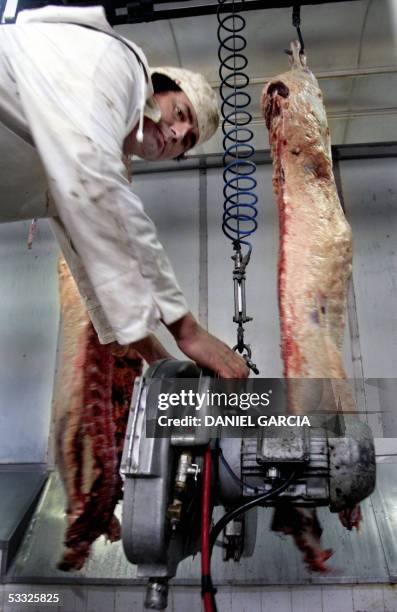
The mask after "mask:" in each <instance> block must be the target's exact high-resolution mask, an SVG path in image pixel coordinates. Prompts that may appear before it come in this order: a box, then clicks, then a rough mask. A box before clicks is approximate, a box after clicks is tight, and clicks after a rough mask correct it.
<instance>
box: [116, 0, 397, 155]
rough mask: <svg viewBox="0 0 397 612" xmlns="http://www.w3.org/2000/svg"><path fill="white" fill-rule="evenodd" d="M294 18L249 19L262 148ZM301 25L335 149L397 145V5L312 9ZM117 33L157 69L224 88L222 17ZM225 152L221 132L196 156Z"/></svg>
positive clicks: (389, 1) (270, 13)
mask: <svg viewBox="0 0 397 612" xmlns="http://www.w3.org/2000/svg"><path fill="white" fill-rule="evenodd" d="M198 1H199V3H200V4H201V5H202V4H203V3H204V2H205V0H198ZM180 4H181V3H177V4H175V3H174V4H172V3H170V4H167V5H164V6H167V7H173V6H180ZM185 4H186V3H185ZM291 12H292V11H291V8H278V9H268V10H256V11H246V12H244V13H243V15H244V17H245V19H246V28H245V36H246V38H247V48H246V53H247V57H248V67H247V70H248V74H249V76H250V79H251V84H250V87H249V91H250V93H251V96H252V104H251V112H252V115H253V126H254V134H255V138H254V140H255V146H256V148H257V149H265V148H267V132H266V128H265V126H264V122H263V119H262V117H261V115H260V110H259V99H260V95H261V91H262V88H263V85H264V83H265V81H266V79H268V78H270V77H272V76H274V75H276V74H278V73H280V72H283V71H285V70H286V69H288V58H287V56H286V55H285V53H284V52H283V49H284V48H285V47H288V45H289V41H290V40H291V39H292V38H295V37H296V34H295V30H294V29H293V27H292V24H291ZM301 18H302V24H301V28H302V33H303V36H304V40H305V45H306V52H307V56H308V64H309V67H310V68H311V69H312V71H313V72H314V73H315V74H316V75H317V76H318V78H319V81H320V87H321V89H322V90H323V93H324V99H325V104H326V108H327V112H328V117H329V122H330V127H331V134H332V140H333V143H334V144H351V143H363V142H365V143H366V142H389V141H397V0H354V1H347V2H336V3H335V2H334V3H327V4H319V5H307V6H302V9H301ZM116 29H117V30H118V31H119V32H120V33H121V34H122V35H123V36H126V37H127V38H130V39H131V40H133V41H134V42H136V43H137V44H139V45H140V46H141V47H142V49H143V50H144V52H145V53H146V55H147V57H148V59H149V63H150V64H151V65H152V66H156V65H176V66H183V67H186V68H190V69H193V70H198V71H200V72H202V73H204V74H205V75H206V76H207V78H208V79H209V80H210V82H211V84H212V85H213V87H214V88H215V89H216V90H218V89H219V76H218V56H217V51H218V43H217V19H216V15H203V16H198V17H184V18H180V19H172V20H161V21H154V22H149V23H139V24H123V25H120V26H116ZM221 149H222V143H221V131H220V130H218V134H217V135H216V137H214V138H213V139H212V140H211V141H210V142H209V143H207V144H205V145H203V146H201V147H197V149H196V150H195V151H193V153H195V154H203V153H215V152H219V151H220V150H221Z"/></svg>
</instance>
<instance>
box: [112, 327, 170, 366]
mask: <svg viewBox="0 0 397 612" xmlns="http://www.w3.org/2000/svg"><path fill="white" fill-rule="evenodd" d="M135 351H136V352H138V353H139V354H140V356H141V357H143V359H144V360H145V361H146V363H148V364H149V365H150V364H151V363H153V362H154V361H158V359H173V356H172V355H170V354H169V352H168V351H167V350H166V349H165V348H164V346H163V345H162V344H161V342H160V341H159V340H157V338H156V336H154V335H153V334H150V335H149V336H147V337H146V338H143V339H142V340H138V341H137V342H132V343H131V344H126V345H121V344H118V342H113V343H112V353H113V355H115V356H116V357H133V356H134V352H135Z"/></svg>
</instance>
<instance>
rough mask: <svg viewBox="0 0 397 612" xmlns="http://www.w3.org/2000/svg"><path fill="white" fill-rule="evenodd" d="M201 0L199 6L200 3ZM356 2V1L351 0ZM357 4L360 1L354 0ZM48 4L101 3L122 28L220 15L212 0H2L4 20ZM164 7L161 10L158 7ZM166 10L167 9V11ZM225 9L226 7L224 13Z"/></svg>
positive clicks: (249, 1) (258, 0)
mask: <svg viewBox="0 0 397 612" xmlns="http://www.w3.org/2000/svg"><path fill="white" fill-rule="evenodd" d="M197 1H198V4H197V3H196V2H197ZM350 1H352V0H350ZM353 1H357V0H353ZM335 2H346V0H301V1H300V4H301V5H302V6H304V5H313V4H331V3H335ZM295 3H296V2H294V0H244V1H242V2H236V3H235V8H236V11H254V10H265V9H277V8H288V7H291V6H293V4H295ZM46 4H53V5H54V4H56V5H61V6H65V5H68V4H70V5H73V6H78V5H81V6H95V5H98V4H101V5H102V6H103V7H104V8H105V11H106V16H107V18H108V21H109V23H110V24H111V25H113V26H115V25H122V24H125V23H141V22H145V21H158V20H162V19H180V18H183V17H198V16H200V15H214V14H215V13H216V12H217V1H216V0H210V1H209V2H206V1H205V0H174V1H173V2H169V0H136V1H135V2H125V1H123V2H120V1H117V0H116V1H112V0H104V1H102V2H98V1H97V0H82V1H80V2H79V1H78V0H71V1H70V2H69V1H68V0H49V1H47V2H46V1H43V0H7V1H4V0H2V1H1V0H0V21H2V20H3V15H4V20H5V21H6V22H7V23H13V22H14V21H15V17H16V15H17V13H18V12H19V11H21V10H23V9H27V8H29V9H33V8H40V7H42V6H45V5H46ZM159 6H160V7H161V8H158V7H159ZM163 7H166V8H163ZM224 10H225V7H222V9H221V12H223V11H224Z"/></svg>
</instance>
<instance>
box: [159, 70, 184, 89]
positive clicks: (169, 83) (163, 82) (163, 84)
mask: <svg viewBox="0 0 397 612" xmlns="http://www.w3.org/2000/svg"><path fill="white" fill-rule="evenodd" d="M152 83H153V90H154V93H161V92H162V91H182V90H181V88H180V87H179V85H177V84H176V83H175V81H173V80H172V79H170V78H169V77H167V76H165V74H159V73H158V72H155V73H154V74H152Z"/></svg>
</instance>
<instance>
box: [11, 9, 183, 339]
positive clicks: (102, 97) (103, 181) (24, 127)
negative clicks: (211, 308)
mask: <svg viewBox="0 0 397 612" xmlns="http://www.w3.org/2000/svg"><path fill="white" fill-rule="evenodd" d="M62 22H73V23H81V24H87V25H91V26H93V27H96V28H99V29H100V30H102V31H103V32H97V31H93V30H90V29H87V28H85V27H81V26H80V25H70V23H62ZM104 32H110V33H114V31H113V30H112V28H111V27H110V25H109V24H108V23H107V21H106V19H105V15H104V11H103V9H102V7H95V8H76V7H73V8H69V7H46V8H44V9H39V10H32V11H23V12H22V13H20V14H19V16H18V19H17V23H16V24H15V25H3V26H0V121H2V123H3V124H4V125H5V126H6V127H7V128H8V129H10V130H12V131H14V132H15V133H16V134H18V135H19V136H21V137H22V138H24V139H25V140H28V141H29V140H31V141H32V142H33V143H34V146H35V147H36V150H37V152H38V155H39V157H40V159H41V162H42V164H43V166H44V169H45V173H46V176H47V181H48V185H49V188H50V191H51V193H52V196H53V199H54V203H55V208H56V213H55V214H56V217H55V218H53V219H51V220H50V224H51V227H52V230H53V232H54V234H55V236H56V238H57V240H58V242H59V245H60V247H61V249H62V251H63V254H64V256H65V259H66V261H67V263H68V265H69V267H70V269H71V271H72V274H73V276H74V279H75V281H76V283H77V285H78V288H79V291H80V293H81V295H82V296H83V298H84V299H85V302H86V305H87V310H88V312H89V315H90V318H91V320H92V322H93V324H94V326H95V328H96V330H97V332H98V336H99V339H100V341H101V342H102V343H108V342H112V341H114V340H117V341H118V342H119V343H120V344H127V343H130V342H134V341H136V340H140V339H142V338H143V337H145V336H147V335H148V334H149V333H150V332H152V331H154V330H155V328H156V327H157V325H158V324H159V322H160V321H163V322H164V323H165V324H167V325H168V324H171V323H173V322H175V321H177V320H178V319H180V318H181V317H182V316H184V315H185V314H186V313H187V311H188V307H187V304H186V301H185V299H184V296H183V294H182V291H181V289H180V287H179V285H178V283H177V281H176V279H175V275H174V273H173V270H172V268H171V265H170V263H169V261H168V258H167V256H166V254H165V253H164V249H163V247H162V245H161V244H160V242H159V240H158V238H157V235H156V230H155V227H154V225H153V223H152V221H151V220H150V219H149V218H148V216H147V215H146V214H145V212H144V210H143V206H142V203H141V201H140V199H139V198H138V197H137V196H136V195H135V194H134V193H133V191H132V190H131V186H130V185H129V183H128V181H127V178H126V172H125V168H124V165H123V162H122V146H123V142H124V139H125V138H126V136H127V135H128V134H129V133H130V132H131V130H132V129H133V128H134V127H135V126H136V125H137V124H138V123H139V121H140V119H141V121H142V119H143V109H144V106H145V103H146V101H147V100H148V99H150V98H151V97H152V95H153V89H152V85H151V81H150V78H149V81H148V82H146V80H145V74H144V69H143V68H142V65H141V63H140V62H139V61H138V60H137V58H136V56H135V55H134V53H133V52H132V51H131V50H130V49H128V48H127V46H125V45H124V44H123V43H122V42H120V41H119V40H115V39H114V38H113V37H111V36H109V35H108V34H106V33H104ZM129 44H130V45H132V43H130V42H129ZM133 46H134V49H135V51H136V53H137V54H138V55H139V57H140V60H141V62H142V64H143V65H144V66H145V67H146V70H147V71H148V67H147V62H146V58H145V57H144V55H143V53H142V51H141V49H139V47H137V46H135V45H133ZM148 72H149V71H148ZM0 146H1V145H0ZM16 163H17V160H16ZM0 189H1V186H0Z"/></svg>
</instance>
